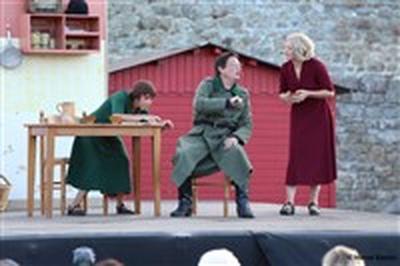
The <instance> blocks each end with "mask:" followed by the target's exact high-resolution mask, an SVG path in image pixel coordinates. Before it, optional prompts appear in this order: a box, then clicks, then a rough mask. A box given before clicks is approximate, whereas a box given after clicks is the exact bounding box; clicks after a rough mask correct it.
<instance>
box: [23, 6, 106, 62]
mask: <svg viewBox="0 0 400 266" xmlns="http://www.w3.org/2000/svg"><path fill="white" fill-rule="evenodd" d="M21 26H22V29H21V32H22V33H23V34H22V38H21V40H22V51H23V52H24V53H26V54H45V53H50V54H86V53H92V52H97V51H99V50H100V38H101V36H100V18H99V16H96V15H71V14H59V13H54V14H50V13H42V14H40V13H35V14H24V15H23V18H22V23H21Z"/></svg>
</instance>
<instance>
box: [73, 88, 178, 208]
mask: <svg viewBox="0 0 400 266" xmlns="http://www.w3.org/2000/svg"><path fill="white" fill-rule="evenodd" d="M155 96H156V92H155V89H154V86H153V84H152V83H151V82H148V81H138V82H136V84H135V85H134V86H133V89H132V90H131V91H130V92H127V91H119V92H116V93H114V94H113V95H111V96H110V97H109V98H108V99H107V100H106V101H105V102H104V103H103V104H102V105H101V106H100V107H99V108H98V109H97V110H96V111H94V112H93V113H92V114H91V115H92V116H94V117H95V118H96V123H110V122H111V121H110V117H111V116H113V117H117V118H120V119H122V120H127V119H129V120H130V121H147V122H160V121H161V120H160V118H159V117H158V116H154V115H149V114H148V110H149V108H150V106H151V104H152V103H153V99H154V97H155ZM132 114H134V115H133V116H132ZM162 123H163V124H164V126H165V127H170V128H171V127H173V124H172V122H171V121H169V120H166V121H162ZM67 183H68V184H70V185H72V186H73V187H75V188H77V189H79V192H78V193H77V195H76V197H75V199H74V201H73V202H72V204H71V205H70V206H69V207H68V215H78V216H80V215H85V214H86V212H85V210H83V209H82V208H81V207H80V203H81V202H82V201H83V198H84V197H85V195H86V194H87V193H88V191H90V190H98V191H100V192H101V193H103V194H106V195H110V196H116V200H117V208H116V211H117V214H134V212H133V211H131V210H129V209H128V208H127V207H126V206H125V205H124V203H123V196H124V195H125V194H128V193H130V192H131V182H130V173H129V160H128V156H127V154H126V151H125V148H124V145H123V142H122V140H121V138H120V137H76V138H75V140H74V143H73V147H72V152H71V156H70V166H69V169H68V175H67Z"/></svg>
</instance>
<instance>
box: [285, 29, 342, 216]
mask: <svg viewBox="0 0 400 266" xmlns="http://www.w3.org/2000/svg"><path fill="white" fill-rule="evenodd" d="M284 54H285V56H286V59H287V62H285V63H284V64H283V65H282V68H281V77H280V94H279V96H280V98H281V99H282V101H284V102H285V103H287V104H289V105H291V113H290V141H289V142H290V144H289V163H288V168H287V174H286V192H287V200H286V203H285V204H284V205H283V206H282V208H281V210H280V214H281V215H294V213H295V207H294V205H295V195H296V186H298V185H307V186H310V201H309V204H308V206H307V208H308V212H309V214H310V215H319V214H320V209H319V207H318V197H319V191H320V185H321V184H329V183H331V182H333V181H334V180H335V179H336V157H335V139H334V128H333V119H332V113H331V110H330V108H329V105H328V102H327V99H328V98H332V97H334V96H335V91H334V87H333V84H332V82H331V79H330V77H329V75H328V72H327V69H326V67H325V65H324V64H323V63H322V62H321V61H320V60H318V59H317V58H315V57H314V43H313V41H312V40H311V39H310V38H309V37H308V36H307V35H305V34H303V33H292V34H290V35H289V36H288V37H287V38H286V41H285V43H284Z"/></svg>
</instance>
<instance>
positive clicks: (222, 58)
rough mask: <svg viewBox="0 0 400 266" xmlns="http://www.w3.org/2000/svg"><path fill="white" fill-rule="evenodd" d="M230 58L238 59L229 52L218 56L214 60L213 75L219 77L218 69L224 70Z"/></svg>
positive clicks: (234, 54)
mask: <svg viewBox="0 0 400 266" xmlns="http://www.w3.org/2000/svg"><path fill="white" fill-rule="evenodd" d="M231 57H236V58H239V56H238V55H237V54H236V53H234V52H231V51H228V52H224V53H222V54H220V55H219V56H218V57H217V59H215V64H214V70H215V75H216V76H219V75H220V73H219V69H218V68H225V67H226V62H228V59H229V58H231Z"/></svg>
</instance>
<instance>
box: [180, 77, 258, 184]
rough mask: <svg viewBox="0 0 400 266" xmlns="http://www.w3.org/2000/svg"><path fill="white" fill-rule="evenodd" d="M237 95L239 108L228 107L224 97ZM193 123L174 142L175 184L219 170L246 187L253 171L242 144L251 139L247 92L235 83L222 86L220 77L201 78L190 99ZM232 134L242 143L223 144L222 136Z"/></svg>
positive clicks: (250, 116)
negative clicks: (240, 104) (235, 144)
mask: <svg viewBox="0 0 400 266" xmlns="http://www.w3.org/2000/svg"><path fill="white" fill-rule="evenodd" d="M236 95H237V96H240V97H242V98H243V100H244V107H243V108H241V109H234V108H227V104H226V102H227V99H229V98H231V97H232V96H236ZM193 119H194V124H195V125H194V127H193V128H192V129H191V130H190V131H189V132H188V133H187V134H186V135H184V136H182V137H180V138H179V140H178V143H177V148H176V153H175V156H174V157H173V159H172V162H173V164H174V168H173V171H172V180H173V181H175V183H176V185H177V186H180V185H182V184H183V182H184V181H185V180H186V179H187V178H188V177H200V176H206V175H210V174H213V173H215V172H217V171H220V170H222V171H223V172H224V174H225V175H227V176H229V177H230V178H231V179H232V181H234V182H235V183H236V184H237V185H238V186H240V187H242V188H246V187H247V186H248V182H249V177H250V174H251V172H252V165H251V163H250V161H249V159H248V156H247V154H246V151H245V150H244V144H246V143H247V142H248V140H249V139H250V136H251V133H252V128H253V123H252V115H251V110H250V99H249V93H248V91H247V90H245V89H244V88H241V87H240V86H239V85H237V84H235V85H234V86H233V87H232V88H231V89H230V90H226V89H225V88H224V87H223V84H222V81H221V79H220V78H219V77H215V78H213V79H210V78H208V79H206V80H204V81H202V82H201V83H200V85H199V87H198V88H197V90H196V95H195V98H194V101H193ZM230 136H234V137H237V138H238V139H239V142H240V144H241V145H237V146H234V147H231V148H229V149H225V148H224V140H225V139H226V138H227V137H230Z"/></svg>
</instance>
